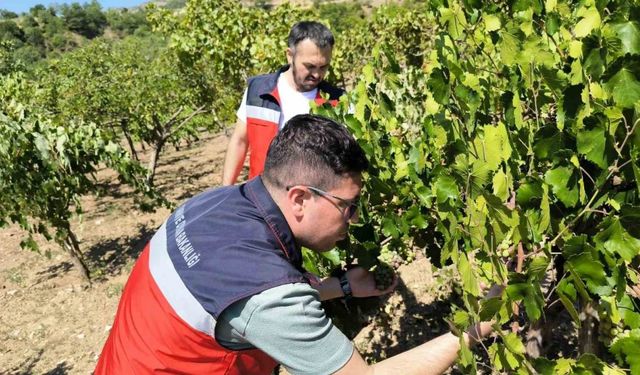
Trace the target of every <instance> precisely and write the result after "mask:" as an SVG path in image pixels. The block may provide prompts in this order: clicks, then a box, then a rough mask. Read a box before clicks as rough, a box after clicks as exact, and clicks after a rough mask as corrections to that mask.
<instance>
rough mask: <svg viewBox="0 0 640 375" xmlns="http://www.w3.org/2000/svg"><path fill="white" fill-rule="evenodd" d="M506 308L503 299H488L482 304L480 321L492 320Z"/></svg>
mask: <svg viewBox="0 0 640 375" xmlns="http://www.w3.org/2000/svg"><path fill="white" fill-rule="evenodd" d="M502 306H504V301H503V300H502V299H501V298H498V297H494V298H487V299H484V300H482V302H481V303H480V314H479V315H480V320H482V321H486V322H487V321H489V320H491V319H492V318H493V317H494V316H495V315H496V314H497V313H498V311H500V309H501V308H502Z"/></svg>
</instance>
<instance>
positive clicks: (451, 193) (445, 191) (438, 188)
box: [435, 175, 460, 203]
mask: <svg viewBox="0 0 640 375" xmlns="http://www.w3.org/2000/svg"><path fill="white" fill-rule="evenodd" d="M435 195H436V197H437V199H438V203H444V202H446V201H448V200H454V201H455V200H457V199H458V198H459V197H460V192H459V191H458V184H457V182H456V180H455V178H453V177H451V176H446V175H440V176H438V179H437V180H436V182H435Z"/></svg>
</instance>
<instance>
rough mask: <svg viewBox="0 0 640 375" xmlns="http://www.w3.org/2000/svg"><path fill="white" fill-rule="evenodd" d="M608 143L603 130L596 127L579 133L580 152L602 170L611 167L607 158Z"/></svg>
mask: <svg viewBox="0 0 640 375" xmlns="http://www.w3.org/2000/svg"><path fill="white" fill-rule="evenodd" d="M606 143H607V137H606V135H605V130H604V129H603V128H600V127H596V128H594V129H591V130H581V131H579V132H578V137H577V145H578V152H579V153H580V154H582V155H584V156H585V157H586V158H587V160H589V161H592V162H593V163H594V164H596V165H597V166H598V167H600V168H602V169H605V168H607V166H608V165H609V164H608V160H607V157H606Z"/></svg>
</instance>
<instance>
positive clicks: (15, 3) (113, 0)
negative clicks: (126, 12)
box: [0, 0, 147, 13]
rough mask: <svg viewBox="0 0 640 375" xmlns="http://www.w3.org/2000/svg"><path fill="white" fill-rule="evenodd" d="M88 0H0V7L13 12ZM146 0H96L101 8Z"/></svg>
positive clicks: (132, 4) (133, 4) (86, 0)
mask: <svg viewBox="0 0 640 375" xmlns="http://www.w3.org/2000/svg"><path fill="white" fill-rule="evenodd" d="M89 1H90V0H0V9H7V10H10V11H12V12H15V13H22V12H27V11H29V9H30V8H31V7H32V6H34V5H37V4H42V5H44V6H49V5H51V4H64V3H69V4H70V3H80V4H83V3H87V2H89ZM146 1H147V0H98V2H99V3H100V4H101V5H102V8H103V9H108V8H130V7H134V6H137V5H140V4H142V3H144V2H146Z"/></svg>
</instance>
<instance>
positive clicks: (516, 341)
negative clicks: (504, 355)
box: [502, 332, 525, 354]
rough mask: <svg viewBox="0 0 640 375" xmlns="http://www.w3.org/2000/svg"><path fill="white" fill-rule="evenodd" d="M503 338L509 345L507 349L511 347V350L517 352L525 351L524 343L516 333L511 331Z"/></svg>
mask: <svg viewBox="0 0 640 375" xmlns="http://www.w3.org/2000/svg"><path fill="white" fill-rule="evenodd" d="M502 339H503V340H504V345H505V346H506V347H507V349H509V351H510V352H512V353H515V354H524V353H525V348H524V344H523V343H522V341H521V340H520V338H519V337H518V335H516V334H515V333H513V332H509V333H507V334H506V335H504V337H503V338H502Z"/></svg>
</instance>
